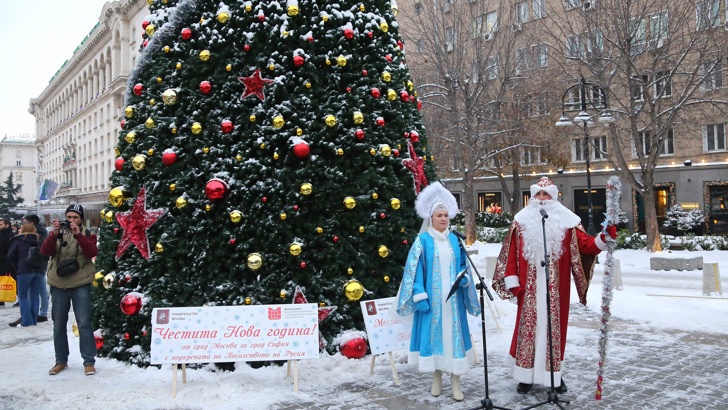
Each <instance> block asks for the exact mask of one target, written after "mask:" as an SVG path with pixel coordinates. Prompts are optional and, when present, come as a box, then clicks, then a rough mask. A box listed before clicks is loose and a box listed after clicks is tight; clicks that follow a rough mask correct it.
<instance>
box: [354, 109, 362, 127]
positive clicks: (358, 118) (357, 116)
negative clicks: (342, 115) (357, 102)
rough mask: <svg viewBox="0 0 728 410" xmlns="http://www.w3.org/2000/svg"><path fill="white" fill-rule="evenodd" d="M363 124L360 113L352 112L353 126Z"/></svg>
mask: <svg viewBox="0 0 728 410" xmlns="http://www.w3.org/2000/svg"><path fill="white" fill-rule="evenodd" d="M362 122H364V114H362V113H361V111H354V124H361V123H362Z"/></svg>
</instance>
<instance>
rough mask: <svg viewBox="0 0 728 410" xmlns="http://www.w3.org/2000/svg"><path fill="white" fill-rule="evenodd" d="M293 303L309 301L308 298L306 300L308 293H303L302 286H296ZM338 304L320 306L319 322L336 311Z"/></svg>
mask: <svg viewBox="0 0 728 410" xmlns="http://www.w3.org/2000/svg"><path fill="white" fill-rule="evenodd" d="M293 303H294V304H301V303H308V300H306V295H304V294H303V291H302V290H301V287H300V286H296V291H295V292H294V293H293ZM337 307H338V306H324V307H320V306H319V308H318V320H319V323H321V322H323V321H324V320H326V318H328V317H329V315H330V314H332V313H334V311H335V310H336V308H337Z"/></svg>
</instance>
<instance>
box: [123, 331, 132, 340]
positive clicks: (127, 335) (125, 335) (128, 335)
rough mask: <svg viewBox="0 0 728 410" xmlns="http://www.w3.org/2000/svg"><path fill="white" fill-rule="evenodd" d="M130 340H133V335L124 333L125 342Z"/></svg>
mask: <svg viewBox="0 0 728 410" xmlns="http://www.w3.org/2000/svg"><path fill="white" fill-rule="evenodd" d="M129 339H131V335H130V334H129V333H128V332H127V333H124V340H129Z"/></svg>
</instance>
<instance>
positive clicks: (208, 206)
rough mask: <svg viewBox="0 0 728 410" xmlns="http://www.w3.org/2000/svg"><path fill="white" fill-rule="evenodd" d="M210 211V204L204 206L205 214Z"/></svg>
mask: <svg viewBox="0 0 728 410" xmlns="http://www.w3.org/2000/svg"><path fill="white" fill-rule="evenodd" d="M210 211H212V205H210V204H207V205H205V212H210Z"/></svg>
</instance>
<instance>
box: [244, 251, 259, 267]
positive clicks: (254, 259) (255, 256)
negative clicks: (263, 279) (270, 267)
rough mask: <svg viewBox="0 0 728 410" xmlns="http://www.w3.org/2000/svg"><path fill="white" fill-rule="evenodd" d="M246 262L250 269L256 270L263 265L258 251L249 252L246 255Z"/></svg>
mask: <svg viewBox="0 0 728 410" xmlns="http://www.w3.org/2000/svg"><path fill="white" fill-rule="evenodd" d="M246 264H247V265H248V268H250V270H258V269H260V268H261V266H263V257H262V256H260V254H259V253H251V254H250V255H248V260H247V262H246Z"/></svg>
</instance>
